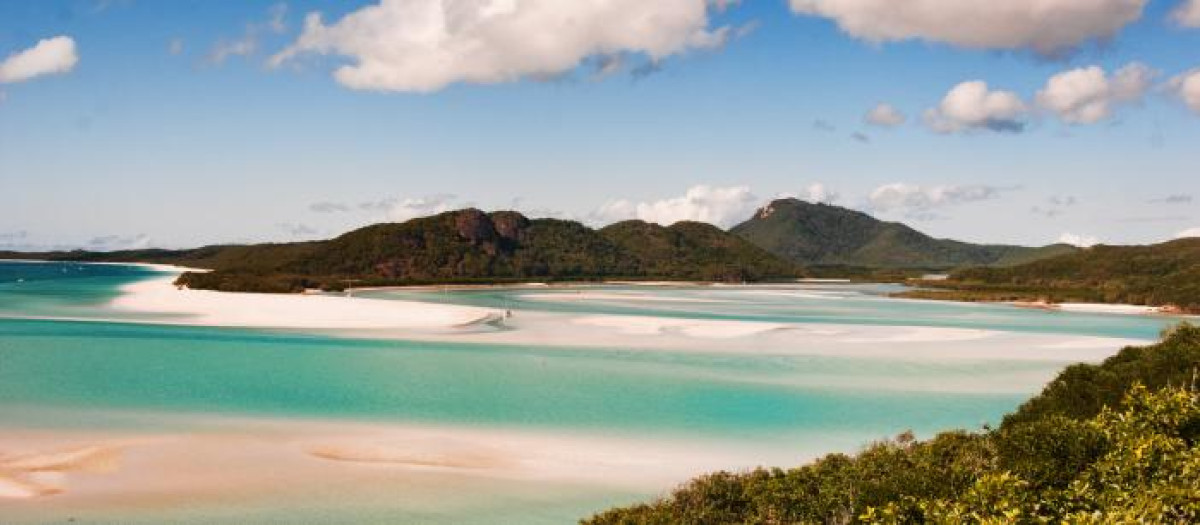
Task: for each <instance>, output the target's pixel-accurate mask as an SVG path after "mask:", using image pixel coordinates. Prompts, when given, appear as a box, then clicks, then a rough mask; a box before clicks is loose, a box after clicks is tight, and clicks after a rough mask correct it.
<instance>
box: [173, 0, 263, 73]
mask: <svg viewBox="0 0 1200 525" xmlns="http://www.w3.org/2000/svg"><path fill="white" fill-rule="evenodd" d="M286 17H287V4H284V3H279V4H275V5H272V6H271V7H270V8H268V9H267V20H266V21H265V22H262V23H250V24H246V29H245V31H244V32H243V33H242V36H240V37H238V38H236V39H232V40H230V39H225V38H222V39H220V40H218V41H217V43H216V44H214V45H213V47H212V49H211V50H209V52H208V57H207V61H208V63H210V64H214V65H218V66H219V65H221V64H223V63H225V61H226V60H228V59H229V58H230V57H234V56H243V57H245V56H250V55H253V54H254V53H256V52H258V48H259V40H260V39H261V37H262V35H263V34H268V33H273V34H277V35H278V34H282V33H283V32H284V31H286V30H287V24H286V22H285V18H286ZM180 49H181V50H182V42H181V45H180ZM172 54H175V53H172Z"/></svg>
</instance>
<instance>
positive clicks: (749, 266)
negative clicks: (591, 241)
mask: <svg viewBox="0 0 1200 525" xmlns="http://www.w3.org/2000/svg"><path fill="white" fill-rule="evenodd" d="M600 235H601V236H603V237H604V238H605V239H608V240H609V241H610V242H612V243H613V244H615V245H616V246H618V247H620V248H621V249H622V250H623V251H625V252H626V253H629V254H632V255H633V257H634V258H635V259H636V260H637V262H638V266H639V268H640V271H641V272H642V273H641V275H645V276H654V275H671V276H676V277H678V278H683V279H695V280H706V281H743V280H748V281H754V280H759V279H763V278H766V277H770V276H773V275H792V274H795V271H796V270H795V265H793V264H791V263H789V262H787V261H784V260H783V259H781V258H779V257H776V256H774V255H772V254H770V253H768V252H767V251H765V250H763V249H762V248H759V247H757V246H755V245H753V244H750V243H749V242H747V241H745V240H743V239H741V238H740V237H737V236H735V235H730V234H729V233H727V232H725V231H723V230H721V229H720V228H717V227H716V226H713V225H711V224H706V223H701V222H691V221H684V222H678V223H675V224H672V225H671V226H660V225H658V224H652V223H648V222H644V221H624V222H619V223H616V224H612V225H610V226H607V227H605V228H602V229H601V230H600Z"/></svg>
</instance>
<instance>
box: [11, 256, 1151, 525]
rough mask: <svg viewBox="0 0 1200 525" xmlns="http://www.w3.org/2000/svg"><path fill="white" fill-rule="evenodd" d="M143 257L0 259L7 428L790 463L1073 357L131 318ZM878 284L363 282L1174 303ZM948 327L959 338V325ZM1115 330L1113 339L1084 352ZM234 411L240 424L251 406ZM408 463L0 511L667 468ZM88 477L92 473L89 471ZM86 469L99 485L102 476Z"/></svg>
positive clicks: (740, 314)
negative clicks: (573, 470)
mask: <svg viewBox="0 0 1200 525" xmlns="http://www.w3.org/2000/svg"><path fill="white" fill-rule="evenodd" d="M158 275H159V274H158V273H156V272H153V271H150V270H147V269H144V268H139V267H129V266H116V265H77V264H58V263H45V264H14V263H0V316H2V317H3V318H2V319H0V438H3V437H4V435H5V434H8V435H18V434H20V433H25V432H32V433H38V432H43V433H66V434H70V435H72V436H76V437H77V436H79V435H87V434H88V433H89V432H94V433H97V434H101V433H127V434H129V433H132V434H137V433H146V432H160V431H164V430H167V431H176V432H177V431H179V429H184V430H183V431H184V432H193V433H195V432H199V431H198V430H196V429H197V428H207V427H206V426H205V425H206V424H207V423H206V422H208V421H212V420H221V419H224V418H229V419H231V420H237V421H243V420H250V421H259V422H267V423H268V424H271V423H272V422H278V425H279V428H288V425H290V424H292V423H290V422H310V421H320V422H322V424H325V425H334V426H336V425H339V424H344V425H359V424H369V425H382V426H387V425H420V426H422V427H431V428H438V429H447V430H445V432H449V433H450V435H452V434H453V433H454V432H456V430H455V429H459V431H461V432H463V433H464V434H466V433H473V432H482V433H483V435H485V436H486V435H487V433H488V432H492V431H495V432H518V433H526V434H531V435H535V436H545V437H546V438H547V439H559V438H562V439H568V440H569V439H577V438H589V439H591V438H602V439H611V440H615V441H618V442H621V443H635V444H636V443H640V442H645V443H647V444H648V446H647V450H654V446H662V447H664V450H666V449H669V448H672V447H674V446H675V445H678V446H679V447H685V446H696V447H701V448H703V449H704V450H713V451H718V452H723V451H728V452H729V455H728V456H727V457H726V456H719V455H716V454H714V455H713V457H712V458H705V457H697V458H689V459H695V461H696V463H695V465H694V466H693V467H691V469H692V470H696V471H697V472H702V471H705V470H708V469H712V468H747V467H750V466H753V465H755V464H794V463H798V462H801V461H803V460H805V459H808V458H811V457H813V456H815V455H819V454H821V453H825V452H832V451H853V450H856V449H857V448H859V447H861V446H862V445H864V444H866V443H867V442H869V441H871V440H874V439H879V438H883V437H887V436H891V435H895V434H897V433H899V432H902V431H904V430H906V429H913V430H915V431H916V432H917V433H918V435H922V436H928V435H931V434H932V433H935V432H937V431H939V430H944V429H951V428H979V427H980V426H981V425H983V424H985V423H995V422H997V421H998V420H999V418H1000V417H1001V416H1002V415H1003V414H1004V413H1005V412H1007V411H1010V410H1012V409H1013V408H1015V407H1016V406H1017V405H1018V404H1020V403H1021V401H1023V400H1024V399H1025V398H1027V397H1028V396H1029V395H1031V394H1033V393H1035V392H1036V391H1037V390H1039V389H1040V387H1041V385H1042V383H1044V381H1045V380H1047V379H1048V378H1050V377H1052V376H1053V374H1054V373H1056V371H1057V370H1059V369H1061V368H1062V367H1063V366H1065V365H1066V364H1068V363H1069V362H1070V361H1069V360H1068V359H1065V358H1064V359H1062V360H1056V359H1054V358H1053V356H1050V357H1048V358H1042V359H1038V360H1021V359H1003V358H995V357H989V358H986V359H970V358H968V359H955V360H952V361H945V360H936V359H928V358H922V357H920V356H914V357H906V356H903V355H900V356H896V357H894V358H880V357H873V358H864V357H855V356H839V355H778V354H759V353H755V352H752V351H750V350H753V349H754V348H755V347H756V345H757V344H758V341H759V340H758V339H756V338H755V337H738V338H730V339H728V340H722V341H719V342H717V343H711V342H710V343H709V344H710V345H714V344H715V345H717V346H719V347H721V348H723V349H724V350H723V351H717V352H712V351H709V352H704V353H693V352H688V351H686V350H687V349H686V348H684V349H682V350H680V349H676V351H669V352H668V351H655V350H653V349H651V350H647V349H642V348H632V347H624V346H620V347H604V346H603V345H601V346H595V345H593V346H587V347H579V346H571V345H539V344H531V343H528V342H526V343H523V344H492V343H480V342H474V341H473V340H472V339H471V338H469V337H464V338H460V339H456V340H453V341H419V340H404V339H399V340H377V339H364V338H344V337H335V336H331V335H328V334H315V333H311V334H306V333H296V332H295V331H293V332H280V331H270V330H252V329H230V328H216V327H195V326H170V325H162V324H144V323H142V322H139V321H147V320H155V321H161V320H162V319H157V318H154V317H153V316H147V315H131V314H122V315H117V314H115V313H114V312H113V311H111V310H108V309H106V307H105V305H106V303H107V302H108V301H110V300H111V299H112V298H113V297H116V296H117V294H119V293H120V292H119V290H118V289H119V287H120V286H121V285H124V284H128V283H130V282H134V281H137V280H141V279H146V278H151V277H155V276H158ZM890 290H891V288H890V287H888V286H876V285H871V286H859V285H854V286H847V285H787V286H753V287H646V286H602V287H600V286H580V287H570V288H566V289H562V288H558V287H554V288H538V287H514V288H498V289H486V290H464V291H437V290H433V291H430V290H422V291H371V292H362V293H361V294H360V295H364V296H369V297H373V298H380V299H403V300H421V301H432V302H449V303H455V304H470V305H478V306H486V307H489V308H497V309H509V310H513V311H515V312H517V316H518V317H520V316H522V315H523V314H524V313H525V312H538V313H545V314H552V315H553V316H561V318H562V319H572V318H575V317H578V316H584V315H597V314H600V315H623V316H640V317H653V318H661V317H667V318H676V319H679V318H683V319H720V320H730V321H769V322H776V323H793V324H798V325H803V324H806V323H819V324H822V325H829V324H834V325H847V326H886V327H892V326H895V327H900V326H905V327H909V326H926V327H936V328H970V329H978V330H988V331H998V332H1003V333H1006V334H1015V335H1013V337H1016V338H1018V339H1013V341H1023V340H1024V339H1019V338H1021V337H1033V336H1036V337H1038V338H1041V339H1038V340H1039V341H1045V340H1047V339H1046V338H1051V339H1052V340H1055V341H1057V340H1061V341H1064V342H1070V341H1071V340H1072V339H1073V338H1076V337H1080V336H1088V337H1097V336H1099V337H1120V338H1125V339H1142V340H1150V339H1152V338H1153V337H1154V336H1155V335H1156V334H1157V333H1158V331H1159V330H1161V329H1162V328H1163V327H1164V326H1166V325H1167V324H1169V323H1171V322H1173V319H1170V318H1166V317H1151V316H1128V315H1126V316H1118V315H1099V314H1079V313H1063V312H1043V311H1037V310H1024V309H1018V308H1012V307H1006V306H997V305H968V304H956V303H930V302H922V301H904V300H897V299H890V298H887V297H886V296H885V294H886V292H888V291H890ZM589 294H590V295H589ZM559 296H562V297H559ZM553 316H552V317H551V319H558V318H559V317H553ZM65 319H71V320H65ZM81 319H87V321H82V320H81ZM564 329H565V330H570V329H571V327H570V326H566V327H565V328H564ZM1030 340H1032V339H1030ZM1114 341H1115V340H1114ZM917 344H918V345H919V343H917ZM940 344H942V345H945V344H948V343H945V342H942V343H940ZM949 344H955V345H962V350H963V351H964V352H970V351H971V350H972V346H973V345H978V344H980V343H978V342H975V341H971V340H964V341H961V342H957V343H949ZM1118 346H1119V343H1117V342H1114V343H1113V345H1112V347H1111V348H1109V349H1105V350H1104V352H1102V353H1112V352H1115V351H1116V350H1117V348H1118ZM928 385H940V388H927V386H928ZM956 385H961V387H959V386H956ZM168 422H174V423H170V424H168ZM247 428H250V427H247ZM255 428H257V427H255ZM245 432H246V433H247V434H248V435H251V436H253V435H254V432H258V430H246V431H245ZM472 443H474V442H472ZM652 445H653V446H652ZM636 448H637V447H633V448H628V449H620V450H627V451H628V452H627V453H628V454H630V457H631V458H634V459H639V460H652V459H653V458H652V457H649V458H647V457H638V456H637V454H638V451H637V450H636ZM0 452H4V451H3V450H0ZM624 453H626V452H622V454H624ZM579 454H580V455H581V456H587V454H588V451H587V450H580V451H579ZM312 461H317V460H312ZM579 461H580V463H578V465H579V466H578V469H580V470H586V469H588V468H589V467H588V465H591V463H588V461H589V458H586V457H583V458H581V459H579ZM133 463H136V462H133ZM122 468H123V469H125V470H126V471H128V470H132V469H134V468H135V465H124V466H123V467H122ZM320 468H331V469H343V470H344V469H354V468H357V467H356V466H353V465H347V466H342V465H340V464H339V465H334V466H332V467H327V466H322V467H320ZM370 468H371V469H372V470H370V471H364V472H366V473H370V474H372V475H388V476H398V474H396V471H399V470H404V469H406V468H408V467H406V466H403V465H401V466H396V465H372V466H371V467H370ZM630 468H631V469H633V468H634V467H630ZM409 471H410V472H406V475H407V474H411V475H413V476H417V477H416V478H410V477H405V478H403V479H402V480H401V479H400V478H395V479H394V480H393V481H394V483H393V484H390V485H382V486H385V487H387V490H388V491H391V492H388V491H384V490H383V489H377V490H375V491H363V490H361V487H356V486H354V485H346V486H345V488H344V489H342V490H324V491H321V493H320V494H316V495H314V494H311V493H303V494H299V495H297V494H293V493H291V492H289V491H287V490H280V491H278V493H274V492H271V491H266V492H264V493H262V494H259V495H258V496H256V497H254V498H245V499H237V500H233V501H230V500H229V499H214V500H212V501H208V500H204V499H202V498H201V499H186V501H187V503H186V504H185V505H184V506H183V508H182V509H180V508H179V507H173V508H171V509H169V510H165V509H163V508H158V509H155V508H148V507H147V506H144V505H142V506H137V505H115V506H114V505H108V504H103V503H97V501H101V500H91V499H87V498H85V497H84V496H83V492H72V491H70V490H68V491H67V492H66V493H64V494H61V495H57V496H46V497H43V498H38V499H34V500H28V501H19V502H12V501H5V500H3V499H0V517H4V518H7V519H5V520H3V521H6V522H7V521H13V522H43V521H50V520H53V519H60V518H63V516H64V513H69V514H70V515H71V517H75V516H82V517H85V518H89V519H90V520H91V521H101V522H105V521H111V522H136V521H146V522H154V521H156V520H161V519H164V518H167V517H170V518H172V519H173V520H183V521H187V520H194V521H197V522H203V521H206V520H211V519H218V518H222V517H224V518H229V517H231V516H238V517H239V518H240V519H239V521H242V522H254V521H264V522H267V521H272V520H285V521H288V522H304V521H306V520H307V521H310V522H323V521H327V520H328V518H329V517H330V516H342V517H347V518H350V517H353V520H354V521H379V522H413V523H467V522H494V521H496V520H497V519H498V520H500V521H506V522H520V523H534V522H541V523H565V522H572V521H573V520H575V519H578V518H579V517H582V516H584V515H587V514H588V513H590V512H592V511H595V510H599V509H601V508H603V507H605V506H608V505H612V504H615V503H622V502H629V501H636V500H638V499H644V498H647V497H653V496H654V495H656V494H660V493H662V492H663V491H664V490H666V489H669V488H670V487H669V483H667V484H666V485H663V484H662V482H656V484H637V483H627V482H626V481H628V480H620V481H616V480H614V481H612V482H609V481H606V480H605V479H604V478H603V477H602V476H600V477H588V476H587V475H583V476H581V477H580V478H579V479H574V478H571V479H567V480H564V479H545V478H540V479H522V480H520V481H513V480H511V479H504V478H503V476H500V477H496V476H491V475H478V473H477V472H475V471H470V470H461V469H459V470H456V469H436V468H435V469H427V468H426V469H416V470H414V469H409ZM338 472H341V471H338ZM685 472H686V473H690V472H691V470H688V469H683V470H681V473H680V474H679V476H678V477H677V478H675V477H673V478H671V479H672V480H675V481H684V480H685V479H686V477H687V475H685ZM582 474H587V473H586V472H583V473H582ZM364 475H365V474H364ZM389 479H391V478H389ZM92 482H94V483H97V484H101V483H102V482H103V476H98V477H97V478H95V479H94V480H93V481H92ZM92 482H89V483H92ZM347 483H349V482H347ZM85 486H90V485H87V484H85ZM281 488H282V487H281ZM106 490H110V491H112V490H116V491H117V492H120V487H117V488H116V489H113V488H112V487H106ZM351 495H353V497H351ZM56 498H57V499H56ZM298 498H299V499H300V500H302V501H299V500H298ZM289 502H290V503H289Z"/></svg>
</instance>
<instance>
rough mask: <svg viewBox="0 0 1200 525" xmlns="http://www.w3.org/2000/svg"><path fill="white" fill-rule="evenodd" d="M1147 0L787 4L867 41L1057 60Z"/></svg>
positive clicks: (1110, 30)
mask: <svg viewBox="0 0 1200 525" xmlns="http://www.w3.org/2000/svg"><path fill="white" fill-rule="evenodd" d="M1146 2H1147V0H906V1H899V0H790V4H791V7H792V11H793V12H795V13H799V14H804V15H814V16H821V17H825V18H830V19H832V20H835V21H836V22H837V24H838V27H840V28H841V29H842V31H844V32H846V33H848V34H850V35H852V36H854V37H857V38H862V39H864V40H868V41H871V42H889V41H901V40H910V39H921V40H927V41H934V42H945V43H948V44H952V45H956V46H960V47H967V48H976V49H1019V48H1030V49H1033V50H1034V51H1036V52H1038V53H1041V54H1046V55H1049V54H1055V53H1059V52H1062V51H1064V50H1068V49H1070V48H1073V47H1076V46H1078V45H1080V44H1083V43H1085V42H1087V41H1090V40H1095V39H1105V38H1108V37H1111V36H1113V35H1115V34H1116V33H1117V32H1118V31H1119V30H1120V29H1121V28H1122V27H1124V26H1125V25H1127V24H1129V23H1131V22H1134V21H1136V20H1137V19H1139V18H1141V16H1142V9H1143V7H1145V5H1146Z"/></svg>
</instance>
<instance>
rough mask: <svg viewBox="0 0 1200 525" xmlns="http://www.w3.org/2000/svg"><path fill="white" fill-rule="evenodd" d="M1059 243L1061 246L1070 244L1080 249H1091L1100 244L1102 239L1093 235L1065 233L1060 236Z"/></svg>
mask: <svg viewBox="0 0 1200 525" xmlns="http://www.w3.org/2000/svg"><path fill="white" fill-rule="evenodd" d="M1058 242H1059V243H1061V244H1070V245H1071V246H1078V247H1080V248H1089V247H1092V246H1095V245H1097V244H1100V239H1097V238H1096V237H1094V236H1091V235H1078V234H1074V233H1070V232H1068V233H1064V234H1062V235H1059V236H1058Z"/></svg>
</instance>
